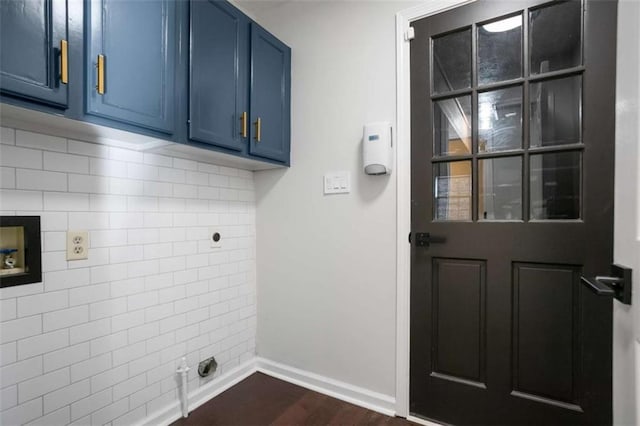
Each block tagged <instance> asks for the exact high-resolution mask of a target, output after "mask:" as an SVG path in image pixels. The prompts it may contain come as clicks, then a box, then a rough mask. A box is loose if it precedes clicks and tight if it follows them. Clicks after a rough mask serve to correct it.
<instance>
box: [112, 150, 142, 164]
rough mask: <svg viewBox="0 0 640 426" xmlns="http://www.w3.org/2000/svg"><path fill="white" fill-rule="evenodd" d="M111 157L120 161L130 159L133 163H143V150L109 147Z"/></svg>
mask: <svg viewBox="0 0 640 426" xmlns="http://www.w3.org/2000/svg"><path fill="white" fill-rule="evenodd" d="M109 159H111V160H118V161H129V162H132V163H142V160H143V154H142V152H138V151H132V150H130V149H124V148H116V147H113V146H112V147H109Z"/></svg>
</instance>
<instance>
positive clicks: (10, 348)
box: [0, 342, 18, 365]
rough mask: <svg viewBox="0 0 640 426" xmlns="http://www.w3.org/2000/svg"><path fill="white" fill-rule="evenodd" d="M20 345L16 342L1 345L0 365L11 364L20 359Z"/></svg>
mask: <svg viewBox="0 0 640 426" xmlns="http://www.w3.org/2000/svg"><path fill="white" fill-rule="evenodd" d="M17 347H18V345H17V344H16V342H11V343H5V344H4V345H0V365H9V364H11V363H14V362H16V361H17V359H18V349H17Z"/></svg>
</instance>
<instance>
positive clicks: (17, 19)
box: [0, 0, 68, 107]
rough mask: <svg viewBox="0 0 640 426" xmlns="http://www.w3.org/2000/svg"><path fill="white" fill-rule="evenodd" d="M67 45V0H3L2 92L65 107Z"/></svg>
mask: <svg viewBox="0 0 640 426" xmlns="http://www.w3.org/2000/svg"><path fill="white" fill-rule="evenodd" d="M66 42H67V2H66V0H0V91H2V93H5V94H9V95H13V96H19V97H23V98H27V99H30V100H35V101H41V102H44V103H47V104H50V105H53V106H59V107H65V106H66V105H67V85H66V84H65V82H63V81H61V78H62V70H63V61H68V56H67V55H65V56H64V57H63V55H62V54H61V51H62V50H63V48H62V46H63V44H64V43H66ZM67 63H68V62H67Z"/></svg>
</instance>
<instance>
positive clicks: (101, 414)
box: [91, 398, 129, 425]
mask: <svg viewBox="0 0 640 426" xmlns="http://www.w3.org/2000/svg"><path fill="white" fill-rule="evenodd" d="M114 399H115V398H114ZM127 411H129V401H128V400H127V399H121V400H120V401H117V402H114V403H113V404H111V405H108V406H106V407H104V408H103V409H101V410H98V411H96V412H95V413H93V414H91V424H95V425H102V424H105V423H109V422H110V421H111V420H113V419H115V418H116V417H120V416H122V415H123V414H125V413H126V412H127Z"/></svg>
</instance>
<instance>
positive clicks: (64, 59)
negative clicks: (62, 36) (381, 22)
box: [60, 40, 69, 84]
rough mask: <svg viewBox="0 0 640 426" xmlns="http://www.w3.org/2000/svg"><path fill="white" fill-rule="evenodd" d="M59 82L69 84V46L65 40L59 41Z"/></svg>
mask: <svg viewBox="0 0 640 426" xmlns="http://www.w3.org/2000/svg"><path fill="white" fill-rule="evenodd" d="M60 82H61V83H62V84H67V83H69V46H68V45H67V40H60Z"/></svg>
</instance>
